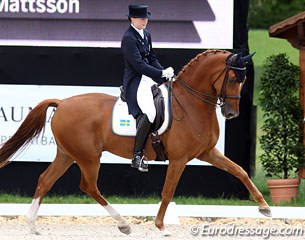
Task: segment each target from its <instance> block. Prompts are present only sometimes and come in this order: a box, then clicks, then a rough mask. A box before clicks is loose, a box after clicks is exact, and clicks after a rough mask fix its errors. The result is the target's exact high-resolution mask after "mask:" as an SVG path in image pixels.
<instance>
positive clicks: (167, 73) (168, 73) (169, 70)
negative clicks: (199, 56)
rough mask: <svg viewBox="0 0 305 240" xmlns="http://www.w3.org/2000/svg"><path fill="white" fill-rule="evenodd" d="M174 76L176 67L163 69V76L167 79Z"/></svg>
mask: <svg viewBox="0 0 305 240" xmlns="http://www.w3.org/2000/svg"><path fill="white" fill-rule="evenodd" d="M173 76H174V69H173V68H172V67H168V68H166V69H164V70H162V77H163V78H166V79H171V78H172V77H173Z"/></svg>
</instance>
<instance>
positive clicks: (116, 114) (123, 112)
mask: <svg viewBox="0 0 305 240" xmlns="http://www.w3.org/2000/svg"><path fill="white" fill-rule="evenodd" d="M160 89H161V91H162V94H163V97H164V107H165V108H164V122H163V124H162V126H161V127H160V128H159V129H158V134H159V135H161V134H162V133H164V132H165V131H166V130H167V129H168V127H169V124H170V102H169V101H170V99H169V97H168V90H167V87H166V86H165V85H164V84H162V85H161V86H160ZM112 131H113V132H114V133H115V134H116V135H119V136H130V137H132V136H135V135H136V131H137V129H136V120H135V119H134V118H133V116H132V115H130V114H128V108H127V103H126V102H123V101H122V100H121V98H120V97H118V99H117V101H116V102H115V104H114V106H113V110H112Z"/></svg>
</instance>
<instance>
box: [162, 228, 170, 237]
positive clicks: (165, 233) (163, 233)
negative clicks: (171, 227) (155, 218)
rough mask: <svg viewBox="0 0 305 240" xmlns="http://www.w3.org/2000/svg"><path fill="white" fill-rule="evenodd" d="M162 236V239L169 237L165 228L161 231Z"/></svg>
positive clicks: (168, 232)
mask: <svg viewBox="0 0 305 240" xmlns="http://www.w3.org/2000/svg"><path fill="white" fill-rule="evenodd" d="M161 233H162V236H164V237H168V236H170V235H171V233H170V231H168V230H167V228H164V229H163V230H161Z"/></svg>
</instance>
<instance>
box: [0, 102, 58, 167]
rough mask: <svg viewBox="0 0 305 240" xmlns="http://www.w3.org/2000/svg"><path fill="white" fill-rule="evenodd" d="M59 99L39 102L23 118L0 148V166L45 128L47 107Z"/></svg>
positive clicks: (54, 105) (55, 104) (55, 103)
mask: <svg viewBox="0 0 305 240" xmlns="http://www.w3.org/2000/svg"><path fill="white" fill-rule="evenodd" d="M59 102H60V100H59V99H47V100H44V101H42V102H41V103H39V104H38V105H37V106H36V107H35V108H34V109H33V110H32V111H31V112H30V113H29V114H28V115H27V117H26V118H25V119H24V121H23V122H22V124H21V125H20V127H19V128H18V130H17V131H16V132H15V134H14V135H13V136H12V137H11V138H10V139H9V140H7V141H6V142H5V143H4V144H3V145H2V147H1V149H0V168H2V167H4V166H5V165H6V164H7V163H8V162H9V160H10V158H11V157H13V156H14V155H15V154H16V153H17V152H18V150H19V149H20V148H22V149H21V151H22V150H23V149H24V148H25V147H26V146H27V145H28V144H29V143H30V142H31V140H32V139H34V138H35V137H37V136H39V134H40V133H41V132H42V131H43V130H44V128H45V122H46V112H47V110H48V108H49V107H57V106H58V104H59Z"/></svg>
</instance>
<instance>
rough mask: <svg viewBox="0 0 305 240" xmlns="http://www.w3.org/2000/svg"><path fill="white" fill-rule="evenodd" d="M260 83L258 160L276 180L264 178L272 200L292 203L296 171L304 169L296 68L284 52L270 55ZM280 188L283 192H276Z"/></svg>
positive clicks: (297, 183)
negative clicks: (260, 116) (259, 148)
mask: <svg viewBox="0 0 305 240" xmlns="http://www.w3.org/2000/svg"><path fill="white" fill-rule="evenodd" d="M260 80H261V82H260V84H259V87H260V95H259V99H258V101H259V104H260V106H261V107H262V110H263V120H264V123H263V126H262V130H263V134H262V136H261V137H260V139H259V142H260V144H261V148H262V150H263V151H264V153H263V154H262V155H261V156H260V159H261V162H262V166H263V168H264V170H265V172H266V177H267V178H277V179H267V185H268V187H269V190H270V195H271V200H272V201H273V202H275V203H278V202H283V201H291V200H292V199H294V198H296V197H297V193H298V186H299V182H300V179H299V178H297V176H296V175H297V174H296V171H297V170H298V169H299V168H300V167H301V166H304V146H303V141H302V140H303V130H302V129H303V128H302V126H303V125H302V124H303V114H302V109H301V107H300V103H299V97H298V91H297V90H298V87H299V68H298V66H296V65H294V64H292V63H290V62H289V59H288V57H287V55H286V54H284V53H281V54H278V55H271V56H269V57H268V58H267V59H266V62H265V64H264V70H263V73H262V75H261V79H260ZM286 182H287V184H288V185H287V186H286V185H285V183H286ZM273 184H275V186H273ZM281 187H283V189H284V190H285V191H286V192H284V193H279V191H280V189H281ZM274 194H277V195H278V196H274Z"/></svg>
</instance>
